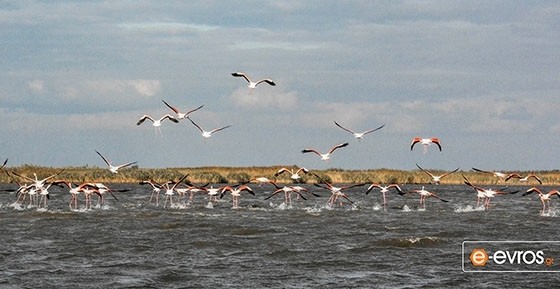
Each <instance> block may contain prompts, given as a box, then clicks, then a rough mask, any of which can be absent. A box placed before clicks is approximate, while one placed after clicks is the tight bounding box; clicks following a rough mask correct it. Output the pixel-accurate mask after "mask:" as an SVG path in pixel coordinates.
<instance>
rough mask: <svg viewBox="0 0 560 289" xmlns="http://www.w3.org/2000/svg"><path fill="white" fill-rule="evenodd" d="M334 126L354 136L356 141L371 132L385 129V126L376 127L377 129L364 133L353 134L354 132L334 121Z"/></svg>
mask: <svg viewBox="0 0 560 289" xmlns="http://www.w3.org/2000/svg"><path fill="white" fill-rule="evenodd" d="M334 124H335V125H336V126H338V127H339V128H341V129H343V130H345V131H347V132H349V133H351V134H353V135H354V138H356V139H357V140H361V139H363V138H364V136H365V135H366V134H368V133H372V132H374V131H376V130H380V129H382V128H383V127H385V125H382V126H380V127H378V128H374V129H370V130H366V131H364V132H355V131H353V130H351V129H348V128H345V127H343V126H342V125H340V124H339V123H337V122H336V121H335V122H334Z"/></svg>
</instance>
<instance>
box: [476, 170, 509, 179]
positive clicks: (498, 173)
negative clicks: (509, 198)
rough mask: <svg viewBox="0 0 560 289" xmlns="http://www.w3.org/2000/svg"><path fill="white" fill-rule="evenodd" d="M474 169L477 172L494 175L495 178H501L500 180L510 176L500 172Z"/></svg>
mask: <svg viewBox="0 0 560 289" xmlns="http://www.w3.org/2000/svg"><path fill="white" fill-rule="evenodd" d="M472 169H473V171H475V172H479V173H487V174H492V175H494V177H496V178H499V179H505V178H507V176H508V175H507V174H505V173H502V172H498V171H484V170H481V169H477V168H472Z"/></svg>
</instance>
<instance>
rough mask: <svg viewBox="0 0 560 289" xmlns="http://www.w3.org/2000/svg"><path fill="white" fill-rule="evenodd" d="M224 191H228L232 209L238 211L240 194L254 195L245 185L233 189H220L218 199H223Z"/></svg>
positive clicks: (228, 187) (227, 187)
mask: <svg viewBox="0 0 560 289" xmlns="http://www.w3.org/2000/svg"><path fill="white" fill-rule="evenodd" d="M226 191H229V192H230V194H231V199H232V202H233V207H232V208H233V209H238V208H239V197H240V196H241V192H244V191H245V192H248V193H250V194H252V195H253V196H254V195H255V193H254V192H253V189H251V188H250V187H249V186H247V185H240V186H238V187H233V186H225V187H223V188H222V192H221V195H220V198H223V197H224V195H225V193H226Z"/></svg>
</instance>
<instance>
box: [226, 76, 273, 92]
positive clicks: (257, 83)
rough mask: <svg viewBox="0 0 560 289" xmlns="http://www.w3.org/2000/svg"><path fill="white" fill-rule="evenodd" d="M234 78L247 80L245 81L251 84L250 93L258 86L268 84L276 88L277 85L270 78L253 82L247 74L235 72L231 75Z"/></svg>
mask: <svg viewBox="0 0 560 289" xmlns="http://www.w3.org/2000/svg"><path fill="white" fill-rule="evenodd" d="M231 75H232V76H235V77H243V78H245V80H247V82H248V83H249V85H248V87H249V89H250V90H249V93H251V92H252V91H253V89H255V87H257V85H259V84H261V83H263V82H266V83H267V84H269V85H271V86H276V83H274V81H272V79H270V78H264V79H261V80H258V81H255V82H254V81H252V80H251V79H250V78H249V77H248V76H247V75H246V74H245V73H243V72H233V73H232V74H231Z"/></svg>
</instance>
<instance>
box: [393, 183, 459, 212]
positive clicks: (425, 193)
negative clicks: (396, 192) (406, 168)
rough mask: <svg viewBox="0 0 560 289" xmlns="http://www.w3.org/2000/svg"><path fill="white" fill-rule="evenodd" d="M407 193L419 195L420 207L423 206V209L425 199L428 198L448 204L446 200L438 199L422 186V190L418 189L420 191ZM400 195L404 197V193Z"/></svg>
mask: <svg viewBox="0 0 560 289" xmlns="http://www.w3.org/2000/svg"><path fill="white" fill-rule="evenodd" d="M408 193H416V194H419V195H420V205H423V206H424V209H425V208H426V199H427V198H429V197H432V198H436V199H438V200H440V201H442V202H445V203H447V202H449V201H447V200H444V199H442V198H440V197H438V196H437V195H436V194H435V193H433V192H430V191H428V190H426V189H424V186H422V189H420V190H412V191H409V192H408ZM401 195H404V193H402V194H401Z"/></svg>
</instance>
